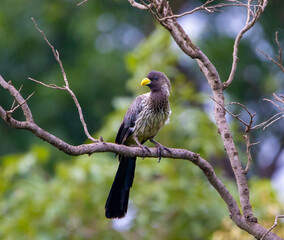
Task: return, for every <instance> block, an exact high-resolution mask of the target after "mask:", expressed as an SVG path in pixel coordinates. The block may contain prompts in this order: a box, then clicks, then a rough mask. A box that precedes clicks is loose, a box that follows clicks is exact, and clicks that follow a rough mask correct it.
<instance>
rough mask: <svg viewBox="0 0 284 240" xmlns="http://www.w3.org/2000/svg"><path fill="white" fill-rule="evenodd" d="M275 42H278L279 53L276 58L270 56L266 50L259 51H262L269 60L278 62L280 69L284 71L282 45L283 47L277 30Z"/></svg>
mask: <svg viewBox="0 0 284 240" xmlns="http://www.w3.org/2000/svg"><path fill="white" fill-rule="evenodd" d="M275 42H276V44H277V47H278V55H276V59H274V58H272V57H269V56H268V55H267V54H266V53H265V52H263V51H261V50H259V49H258V51H259V52H260V53H262V54H263V55H264V56H265V57H266V58H267V59H268V60H269V61H271V62H273V63H274V64H276V65H277V66H278V67H279V68H280V70H281V71H282V72H283V73H284V66H283V63H282V47H281V45H280V42H279V40H278V32H275Z"/></svg>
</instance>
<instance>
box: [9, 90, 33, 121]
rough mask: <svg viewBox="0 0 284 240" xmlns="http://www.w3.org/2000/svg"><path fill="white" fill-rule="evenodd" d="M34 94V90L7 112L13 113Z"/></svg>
mask: <svg viewBox="0 0 284 240" xmlns="http://www.w3.org/2000/svg"><path fill="white" fill-rule="evenodd" d="M33 95H34V92H33V93H31V94H30V95H29V96H28V97H27V98H26V99H25V100H24V101H23V102H22V103H21V104H17V106H15V107H13V106H12V108H11V109H10V110H9V111H7V114H9V115H11V114H12V113H13V112H15V111H16V110H17V109H18V108H19V107H21V106H22V105H23V104H24V103H26V102H27V101H28V100H29V99H30V98H31V97H32V96H33Z"/></svg>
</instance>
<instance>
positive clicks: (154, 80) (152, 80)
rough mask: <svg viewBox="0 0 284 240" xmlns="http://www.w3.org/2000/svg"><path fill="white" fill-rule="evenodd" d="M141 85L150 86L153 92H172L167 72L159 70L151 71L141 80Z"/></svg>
mask: <svg viewBox="0 0 284 240" xmlns="http://www.w3.org/2000/svg"><path fill="white" fill-rule="evenodd" d="M141 86H148V87H149V88H150V89H151V91H152V92H159V91H165V92H167V93H168V95H169V94H170V92H171V83H170V80H169V79H168V78H167V76H166V75H165V74H163V73H162V72H158V71H151V72H149V74H148V75H147V77H146V78H144V79H143V80H142V82H141Z"/></svg>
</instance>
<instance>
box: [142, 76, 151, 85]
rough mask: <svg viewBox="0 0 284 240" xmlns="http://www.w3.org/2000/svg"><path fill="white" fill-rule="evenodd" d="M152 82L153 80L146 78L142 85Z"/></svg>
mask: <svg viewBox="0 0 284 240" xmlns="http://www.w3.org/2000/svg"><path fill="white" fill-rule="evenodd" d="M150 82H151V80H150V79H149V78H144V79H143V80H142V82H141V86H145V85H148V84H149V83H150Z"/></svg>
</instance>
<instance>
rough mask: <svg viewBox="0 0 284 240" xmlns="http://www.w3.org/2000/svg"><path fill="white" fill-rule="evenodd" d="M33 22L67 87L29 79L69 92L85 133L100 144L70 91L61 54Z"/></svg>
mask: <svg viewBox="0 0 284 240" xmlns="http://www.w3.org/2000/svg"><path fill="white" fill-rule="evenodd" d="M32 21H33V22H34V25H35V27H36V29H37V30H38V31H39V32H40V33H41V34H42V36H43V38H44V40H45V42H46V43H47V44H48V46H49V47H50V48H51V50H52V52H53V55H54V57H55V59H56V61H57V62H58V64H59V67H60V70H61V73H62V76H63V80H64V83H65V85H64V86H63V87H59V86H57V85H55V84H50V85H48V84H45V83H42V82H40V81H38V80H35V79H33V78H29V79H30V80H32V81H34V82H37V83H39V84H41V85H43V86H45V87H49V88H53V89H60V90H63V91H67V92H68V93H69V94H70V95H71V97H72V99H73V101H74V103H75V105H76V107H77V110H78V113H79V117H80V121H81V123H82V126H83V128H84V132H85V134H86V136H87V138H88V139H89V140H91V141H92V142H98V141H99V140H97V139H94V138H93V137H92V136H91V134H90V133H89V131H88V128H87V124H86V122H85V120H84V115H83V111H82V108H81V106H80V104H79V101H78V99H77V97H76V95H75V94H74V92H73V91H72V90H71V89H70V87H69V82H68V79H67V75H66V72H65V70H64V67H63V64H62V62H61V60H60V56H59V52H58V51H57V50H56V49H55V48H54V46H53V45H52V44H51V43H50V42H49V41H48V39H47V37H46V36H45V34H44V32H43V31H42V30H41V29H40V28H39V27H38V25H37V23H36V21H35V20H34V18H32Z"/></svg>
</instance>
